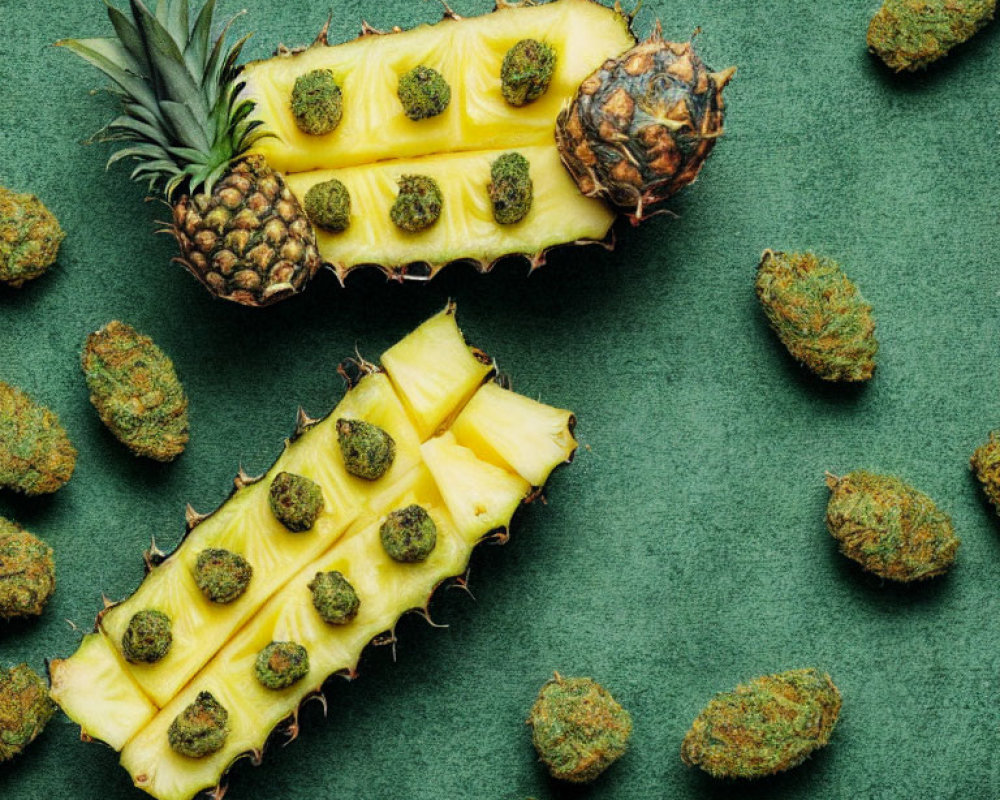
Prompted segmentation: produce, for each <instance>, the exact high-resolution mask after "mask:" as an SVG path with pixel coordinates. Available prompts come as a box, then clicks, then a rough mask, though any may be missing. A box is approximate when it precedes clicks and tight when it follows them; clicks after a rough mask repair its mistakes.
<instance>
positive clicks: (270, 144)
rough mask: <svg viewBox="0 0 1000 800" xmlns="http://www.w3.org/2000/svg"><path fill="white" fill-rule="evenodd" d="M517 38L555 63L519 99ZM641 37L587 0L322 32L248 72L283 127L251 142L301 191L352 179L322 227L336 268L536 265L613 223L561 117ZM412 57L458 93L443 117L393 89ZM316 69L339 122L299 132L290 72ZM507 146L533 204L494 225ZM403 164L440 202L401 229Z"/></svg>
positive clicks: (269, 114)
mask: <svg viewBox="0 0 1000 800" xmlns="http://www.w3.org/2000/svg"><path fill="white" fill-rule="evenodd" d="M523 39H536V40H538V41H541V42H544V43H545V44H547V45H549V46H550V47H551V48H552V49H553V50H554V52H555V55H556V66H555V71H554V73H553V77H552V82H551V84H550V86H549V88H548V90H547V91H546V92H545V93H544V94H542V95H541V96H540V97H539V98H538V99H536V100H534V101H533V102H530V103H528V104H527V105H524V106H520V107H514V106H512V105H510V104H508V103H507V101H506V100H505V99H504V97H503V94H502V92H501V80H500V70H501V65H502V63H503V60H504V56H505V54H506V53H507V51H508V50H509V49H510V48H511V47H513V46H514V45H515V44H516V43H517V42H518V41H520V40H523ZM634 44H635V37H634V36H633V35H632V33H631V31H630V30H629V25H628V18H627V17H626V16H625V15H623V14H622V13H621V12H620V11H618V10H617V9H610V8H607V7H604V6H602V5H600V4H599V3H596V2H593V0H554V1H553V2H551V3H546V4H542V5H529V4H525V5H516V6H515V5H510V4H506V3H503V4H500V6H499V7H498V8H497V10H496V11H494V12H493V13H491V14H487V15H484V16H482V17H474V18H468V19H458V18H455V17H453V16H448V17H446V18H445V19H444V20H442V21H441V22H439V23H437V24H436V25H424V26H421V27H419V28H415V29H413V30H410V31H401V32H392V33H387V34H379V33H372V32H370V31H368V32H366V33H365V34H363V35H362V36H361V37H360V38H359V39H356V40H354V41H352V42H347V43H345V44H340V45H336V46H332V47H331V46H327V45H326V44H325V42H317V43H316V44H315V45H314V46H312V47H310V48H307V49H305V50H303V51H298V52H287V51H286V52H284V53H281V54H279V55H277V56H275V57H274V58H271V59H268V60H265V61H258V62H254V63H252V64H249V65H247V66H246V68H245V69H244V72H243V74H242V76H241V77H242V79H243V80H245V81H246V89H245V91H244V94H245V95H246V96H247V97H250V98H252V99H253V100H254V101H255V102H256V103H257V107H256V109H255V111H254V113H255V115H256V118H257V119H260V120H261V121H262V122H263V123H264V124H265V126H266V127H267V129H268V130H269V131H271V132H272V133H274V134H275V135H274V137H272V138H266V139H261V140H260V141H258V142H257V143H256V145H255V147H254V152H256V153H260V154H261V155H263V156H264V157H265V158H266V159H267V161H268V163H269V164H270V165H271V166H272V167H274V168H275V169H277V170H279V171H281V172H283V173H285V176H286V179H287V180H288V185H289V187H290V188H291V189H292V191H293V193H294V194H295V195H296V196H297V197H298V198H299V200H300V201H304V199H305V193H306V192H307V191H308V189H309V188H310V187H312V186H313V185H315V184H317V183H320V182H321V181H325V180H329V179H330V178H334V177H335V178H337V179H339V180H341V181H343V182H344V184H345V185H346V186H347V187H348V190H349V191H350V194H351V203H352V206H351V223H350V226H349V227H348V228H347V230H346V231H343V232H341V233H331V232H326V231H322V230H320V229H317V233H318V234H319V236H318V242H319V248H320V253H321V255H322V256H323V258H324V259H325V260H326V261H327V262H329V263H331V264H332V265H334V267H335V268H336V270H337V272H338V275H340V277H341V278H343V277H344V276H345V275H346V274H347V273H348V272H349V271H350V270H351V269H352V268H353V267H355V266H358V265H361V264H373V263H374V264H378V265H380V266H381V267H382V268H383V269H385V270H386V271H388V272H389V273H390V274H395V275H402V274H405V272H406V267H407V266H408V265H409V264H411V263H413V262H421V263H425V264H428V265H430V270H429V274H430V275H433V273H434V272H435V271H436V270H437V269H438V268H439V267H440V266H443V265H444V264H447V263H448V262H450V261H454V260H460V259H469V260H473V261H475V262H478V263H479V264H480V265H481V267H483V268H487V267H488V266H489V265H490V264H492V263H493V262H494V261H495V260H496V259H498V258H500V257H501V256H504V255H507V254H511V253H519V254H523V255H526V256H528V257H529V258H533V259H535V260H536V263H537V262H539V261H540V259H541V257H542V256H541V254H542V253H543V252H544V251H545V250H546V249H547V248H549V247H551V246H554V245H556V244H561V243H569V242H575V241H583V240H602V239H604V238H605V237H606V235H607V233H608V231H609V229H610V227H611V224H612V222H613V221H614V218H615V212H613V211H611V210H609V209H608V208H607V207H605V205H604V204H603V203H602V202H600V201H598V200H593V199H590V198H586V197H583V196H582V195H581V194H580V191H579V190H578V189H577V187H576V184H575V183H574V182H573V180H572V179H571V178H569V177H568V175H567V173H566V172H565V170H564V169H563V168H562V166H561V164H560V163H559V154H558V151H557V149H556V143H555V123H556V118H557V117H558V115H559V112H560V110H561V109H562V107H563V106H564V105H565V104H567V103H568V102H569V101H570V100H571V99H572V98H573V96H574V95H575V94H576V91H577V89H578V88H579V86H580V84H581V82H583V81H584V79H586V78H587V77H588V76H589V75H590V74H591V73H592V72H593V71H594V70H595V69H597V68H598V67H599V66H600V65H601V64H602V63H603V62H604V61H605V59H608V58H612V57H614V56H617V55H619V54H621V53H622V52H624V51H625V50H628V49H629V48H630V47H632V46H633V45H634ZM418 65H424V66H428V67H431V68H433V69H435V70H437V71H438V72H440V73H441V75H442V76H444V78H445V80H447V82H448V84H449V86H450V88H451V101H450V104H449V105H448V107H447V108H446V109H445V111H444V112H443V113H441V114H439V115H437V116H434V117H431V118H428V119H422V120H419V121H413V120H411V119H410V118H409V117H407V116H406V114H405V113H404V112H403V110H402V107H401V104H400V101H399V99H398V97H397V94H396V92H397V86H398V82H399V78H400V76H401V75H403V74H404V73H406V72H407V71H408V70H410V69H412V68H414V67H416V66H418ZM317 69H326V70H330V71H331V72H332V73H333V76H334V78H335V80H336V81H337V83H338V84H339V85H340V87H341V88H342V92H343V95H342V97H343V118H342V120H341V122H340V124H339V125H338V126H337V127H336V128H335V129H334V130H333V131H332V132H331V133H327V134H323V135H318V136H317V135H310V134H307V133H304V132H303V131H301V130H300V129H299V127H298V126H297V125H296V121H295V117H294V116H293V114H292V111H291V104H290V97H291V94H292V89H293V86H294V84H295V81H296V79H297V78H298V77H299V76H301V75H304V74H306V73H308V72H311V71H313V70H317ZM512 150H516V151H518V152H520V153H522V154H523V155H524V156H525V157H526V158H527V159H528V161H529V163H530V165H531V170H530V171H531V177H532V181H533V183H534V187H535V192H534V203H533V206H532V209H531V211H530V212H529V213H528V215H527V217H525V218H524V219H523V220H522V221H520V222H518V223H516V224H513V225H500V224H498V223H497V222H496V221H495V220H494V219H493V216H492V209H491V205H490V200H489V194H488V188H487V187H488V185H489V182H490V163H491V162H492V161H493V160H494V159H495V158H496V157H497V156H498V155H500V154H502V153H504V152H509V151H512ZM405 174H421V175H430V176H432V177H434V178H436V179H437V180H438V182H439V184H440V186H441V190H442V195H443V198H444V199H443V208H444V210H443V214H442V219H441V220H440V221H439V222H438V223H437V224H436V225H434V226H432V227H431V228H429V229H426V230H424V231H421V232H419V233H406V232H404V231H401V230H400V229H399V228H397V227H396V226H395V225H394V224H393V223H392V221H391V220H390V218H389V213H388V212H389V208H390V207H391V206H392V203H393V202H394V200H395V197H396V192H397V186H396V181H397V179H398V178H399V177H400V176H401V175H405ZM427 275H428V273H427V272H424V273H422V274H421V277H425V276H427Z"/></svg>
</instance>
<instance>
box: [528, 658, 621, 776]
mask: <svg viewBox="0 0 1000 800" xmlns="http://www.w3.org/2000/svg"><path fill="white" fill-rule="evenodd" d="M528 724H529V725H530V726H531V739H532V741H533V742H534V745H535V750H537V751H538V757H539V758H540V759H541V760H542V762H543V763H544V764H545V766H546V767H548V769H549V773H550V774H551V775H552V777H553V778H559V779H560V780H564V781H569V782H571V783H589V782H590V781H592V780H594V779H595V778H597V777H598V776H599V775H600V774H601V773H602V772H604V770H606V769H607V768H608V767H610V766H611V765H612V764H613V763H614V762H615V761H617V760H618V759H619V758H621V757H622V756H623V755H624V754H625V750H626V748H627V746H628V740H629V736H631V735H632V717H631V716H630V715H629V713H628V712H627V711H626V710H625V709H624V708H622V707H621V706H620V705H619V704H618V703H617V702H616V701H615V699H614V698H613V697H612V696H611V694H610V692H608V690H607V689H605V688H604V687H603V686H601V685H600V684H599V683H597V682H596V681H594V680H593V679H591V678H564V677H562V676H561V675H560V674H559V673H558V672H557V673H556V674H555V677H554V678H553V679H552V680H550V681H549V682H548V683H546V684H545V685H544V686H542V689H541V691H540V692H539V693H538V698H537V699H536V700H535V704H534V705H533V706H532V708H531V715H530V716H529V717H528Z"/></svg>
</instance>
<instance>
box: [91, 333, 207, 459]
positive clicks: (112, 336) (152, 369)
mask: <svg viewBox="0 0 1000 800" xmlns="http://www.w3.org/2000/svg"><path fill="white" fill-rule="evenodd" d="M82 365H83V373H84V375H85V376H86V378H87V387H88V388H89V389H90V402H91V403H93V405H94V408H96V409H97V413H98V414H99V415H100V417H101V422H103V423H104V424H105V425H107V426H108V429H109V430H110V431H111V432H112V433H113V434H114V435H115V437H116V438H117V439H118V440H119V441H120V442H121V443H122V444H124V445H125V446H126V447H128V449H129V450H131V451H132V452H133V453H135V454H136V455H137V456H146V457H147V458H152V459H155V460H156V461H172V460H173V459H175V458H177V456H179V455H180V454H181V453H182V452H184V445H186V444H187V441H188V414H187V407H188V400H187V395H185V394H184V387H183V386H181V382H180V380H179V379H178V378H177V373H176V372H175V371H174V365H173V362H172V361H171V360H170V359H169V358H167V356H166V354H164V352H163V351H162V350H161V349H160V348H159V347H157V346H156V345H155V344H154V343H153V340H152V339H150V338H149V337H148V336H144V335H142V334H141V333H139V332H138V331H136V330H135V328H133V327H132V326H131V325H126V324H125V323H123V322H118V321H117V320H114V321H112V322H109V323H108V324H107V325H105V326H104V327H103V328H101V330H99V331H97V332H96V333H92V334H91V335H90V336H89V337H87V343H86V346H85V347H84V350H83V357H82Z"/></svg>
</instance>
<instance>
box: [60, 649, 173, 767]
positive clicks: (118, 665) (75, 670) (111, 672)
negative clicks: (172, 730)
mask: <svg viewBox="0 0 1000 800" xmlns="http://www.w3.org/2000/svg"><path fill="white" fill-rule="evenodd" d="M49 681H50V683H51V685H52V686H51V695H52V699H53V700H55V701H56V702H57V703H58V704H59V705H60V706H61V707H62V710H63V711H65V712H66V716H68V717H69V718H70V719H71V720H73V721H74V722H75V723H77V724H78V725H79V726H80V731H81V735H82V736H83V737H85V738H88V739H100V740H101V741H103V742H107V743H108V744H109V745H111V747H113V748H114V749H115V750H120V749H121V748H122V747H124V746H125V742H126V741H128V738H129V737H130V736H131V733H132V732H134V731H137V730H139V729H140V728H143V727H145V726H146V725H147V724H148V723H149V722H150V720H152V719H153V717H154V716H155V715H156V706H154V705H153V703H152V702H151V701H150V700H149V698H148V697H146V695H145V694H144V693H143V691H142V690H141V689H140V688H139V686H138V684H136V683H135V682H134V681H133V680H132V678H131V677H130V676H129V674H128V672H127V671H126V670H125V666H124V662H123V661H121V659H120V658H119V656H118V654H117V653H116V652H115V650H114V648H113V647H111V644H110V643H109V642H108V640H107V638H106V637H104V636H102V635H101V634H99V633H91V634H88V635H87V636H84V637H83V641H82V642H81V643H80V647H79V648H78V649H77V651H76V652H75V653H74V654H73V655H72V656H70V657H69V658H64V659H55V660H53V661H52V662H50V663H49Z"/></svg>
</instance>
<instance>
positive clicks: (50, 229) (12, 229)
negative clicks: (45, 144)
mask: <svg viewBox="0 0 1000 800" xmlns="http://www.w3.org/2000/svg"><path fill="white" fill-rule="evenodd" d="M65 236H66V234H65V233H63V231H62V228H60V227H59V221H58V220H57V219H56V218H55V216H53V214H52V212H51V211H49V210H48V209H47V208H46V207H45V205H44V204H43V203H42V201H41V200H39V199H38V198H37V197H35V196H34V195H31V194H15V193H14V192H12V191H10V190H9V189H5V188H3V187H2V186H0V283H6V284H7V285H8V286H12V287H14V288H15V289H16V288H18V287H20V286H21V285H22V284H23V283H24V282H25V281H30V280H33V279H34V278H37V277H38V276H39V275H41V274H42V273H44V272H45V270H47V269H48V268H49V267H50V266H52V264H53V263H55V260H56V256H57V255H58V253H59V245H60V244H61V243H62V240H63V238H64V237H65Z"/></svg>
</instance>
